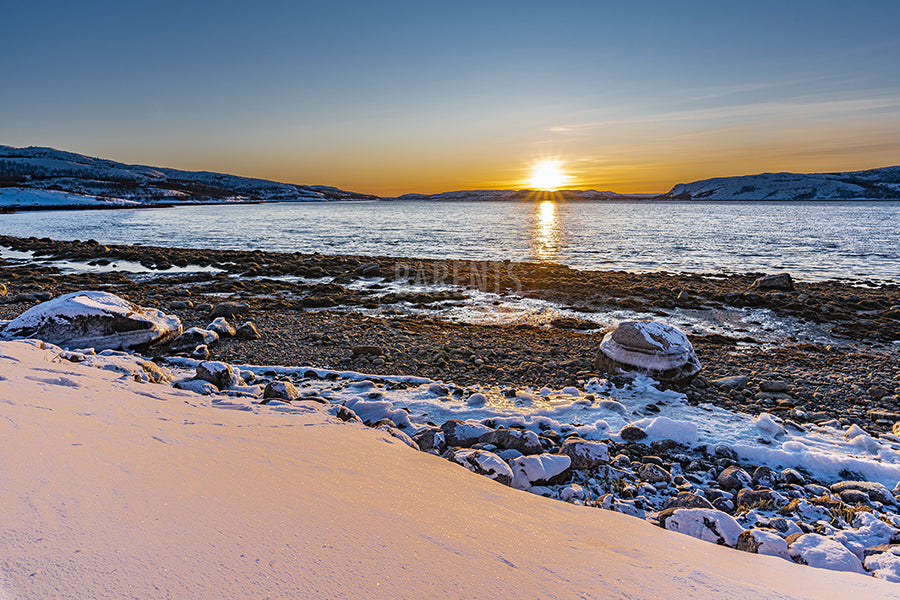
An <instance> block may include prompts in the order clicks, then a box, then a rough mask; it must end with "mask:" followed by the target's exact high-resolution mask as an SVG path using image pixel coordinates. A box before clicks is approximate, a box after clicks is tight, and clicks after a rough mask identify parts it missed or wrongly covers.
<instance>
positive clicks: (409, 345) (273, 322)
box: [0, 236, 900, 433]
mask: <svg viewBox="0 0 900 600" xmlns="http://www.w3.org/2000/svg"><path fill="white" fill-rule="evenodd" d="M0 247H11V248H15V249H17V250H20V251H29V252H34V253H35V256H36V257H39V258H41V259H51V258H55V259H58V260H68V261H82V262H84V263H86V264H89V263H93V264H94V265H98V266H103V265H109V264H113V263H114V262H115V261H123V260H124V261H134V263H140V264H141V265H143V267H145V268H146V269H148V270H149V269H157V270H165V269H170V268H173V267H181V268H188V267H189V266H190V265H199V266H202V267H206V268H209V269H218V272H215V273H210V272H202V273H200V272H185V273H182V274H178V275H167V276H165V277H150V276H149V275H148V274H144V275H139V276H131V275H127V274H124V273H121V272H117V271H111V272H95V273H87V272H83V273H68V274H66V273H63V272H60V270H59V269H58V268H56V267H53V266H52V263H51V264H50V265H47V266H39V265H32V266H28V265H18V266H15V265H12V266H10V265H7V266H5V267H4V268H3V270H2V271H0V273H2V275H0V276H2V278H3V282H5V283H6V285H7V288H8V293H7V295H6V296H4V297H2V298H3V302H4V303H3V304H0V318H4V319H10V318H13V317H14V316H16V315H17V314H19V313H21V312H22V311H24V310H25V309H27V308H28V307H29V306H31V305H33V304H34V303H35V300H34V298H32V299H31V300H30V301H29V300H28V296H27V294H33V293H34V292H43V293H44V294H50V295H51V296H58V295H61V294H63V293H67V292H71V291H77V290H83V289H98V290H105V291H110V292H112V293H116V294H119V295H121V296H123V297H125V298H127V299H129V300H131V301H133V302H136V303H137V304H140V305H143V306H154V307H158V308H161V309H163V310H166V311H167V312H170V313H173V314H177V315H178V316H179V317H180V318H181V319H182V321H183V323H184V325H185V328H187V327H191V326H199V327H203V326H205V325H206V323H207V322H208V320H209V319H208V316H207V311H206V310H205V307H207V306H209V305H212V304H215V303H216V302H221V301H223V300H232V301H238V302H242V303H245V304H246V305H247V307H248V314H247V316H248V317H249V318H251V320H253V321H254V322H255V324H256V325H257V327H258V328H259V330H260V334H261V337H260V339H259V340H254V341H244V342H241V343H238V342H235V341H233V340H227V339H226V340H223V341H222V343H221V344H220V345H218V346H217V347H215V348H213V349H212V352H213V357H214V358H215V359H217V360H224V361H228V362H236V363H243V364H272V365H274V364H278V365H285V366H291V365H301V364H305V365H319V366H323V367H331V368H354V369H357V370H359V369H363V368H364V369H365V370H366V371H367V372H371V373H373V374H383V375H385V374H417V375H422V376H426V377H430V378H432V379H435V380H444V381H452V382H454V383H456V384H459V385H472V384H476V383H484V384H491V385H507V386H532V387H533V386H538V387H540V386H542V385H557V386H565V385H578V384H579V382H581V383H583V382H584V381H585V380H586V379H588V378H589V376H590V375H593V374H595V373H594V371H595V369H594V367H593V360H594V357H595V355H596V353H597V348H598V346H599V342H600V340H601V339H602V336H603V334H604V333H605V329H606V328H604V327H600V326H598V325H597V323H594V322H591V321H590V320H588V319H587V318H588V317H591V316H592V315H595V314H603V313H604V311H606V312H609V311H619V312H623V311H624V312H627V313H628V314H635V315H637V316H638V317H639V318H659V319H663V320H666V319H667V317H668V316H670V315H671V314H673V313H679V314H692V315H693V314H720V313H723V312H729V311H731V312H734V311H741V310H744V311H758V312H760V313H761V314H770V313H771V314H774V315H777V316H778V317H780V318H782V319H786V320H789V321H790V322H799V323H810V324H812V325H813V326H815V328H816V329H817V330H820V331H826V332H827V334H828V339H830V340H833V343H825V342H823V341H809V340H803V339H798V338H793V339H792V336H791V335H783V336H780V335H779V333H778V332H777V331H774V332H771V331H770V332H766V331H765V327H766V325H765V324H761V325H760V327H759V328H757V329H755V330H754V331H751V332H748V331H738V330H735V331H732V332H730V333H729V332H725V334H723V333H714V334H709V333H707V334H696V333H692V332H689V334H690V339H691V341H692V343H693V345H694V347H695V349H696V350H697V353H698V356H699V357H700V360H701V363H702V364H703V365H704V369H703V370H702V371H701V376H700V377H698V378H697V379H696V380H694V381H693V383H691V384H690V385H688V386H674V385H673V387H675V388H676V389H678V391H682V392H684V393H686V394H687V395H688V398H689V399H690V400H691V401H692V402H695V403H701V402H707V403H711V404H714V405H717V406H722V407H724V408H727V409H729V410H738V411H742V412H749V413H750V414H758V413H759V412H762V411H772V410H775V411H782V414H786V415H791V416H792V417H793V418H794V419H796V420H798V421H801V422H802V421H804V420H805V421H808V422H814V421H816V420H825V419H826V418H828V419H830V418H836V419H838V420H840V421H841V422H842V423H855V424H858V425H860V426H862V427H864V428H866V429H867V430H868V431H871V432H872V433H881V432H890V431H891V429H892V427H893V423H894V422H895V421H900V397H898V392H900V360H898V357H900V345H898V344H897V343H895V342H897V341H898V340H900V310H898V308H897V306H900V285H897V284H885V283H881V284H878V285H876V284H874V283H869V284H866V283H865V282H855V283H847V282H840V281H825V282H809V283H805V282H795V290H794V291H790V292H787V291H778V290H774V291H765V292H762V291H760V290H753V289H752V288H751V286H752V283H753V281H754V280H755V279H756V278H757V277H759V276H760V275H762V274H760V273H746V274H706V275H697V274H679V273H662V272H654V273H644V274H639V273H626V272H621V271H577V270H575V269H571V268H569V267H565V266H561V265H553V264H537V263H511V262H501V263H485V262H477V261H452V263H450V262H448V261H438V260H433V259H431V260H430V259H409V258H397V257H369V256H347V255H322V254H306V255H304V254H299V253H291V254H280V253H273V252H260V251H229V250H209V249H206V250H198V249H178V248H163V247H150V246H121V245H108V246H106V245H101V244H99V243H97V242H94V241H93V240H88V241H86V242H80V241H54V240H49V239H46V238H44V239H36V238H29V239H23V238H11V237H5V236H0ZM361 281H364V282H370V283H367V286H366V287H362V288H361V287H359V286H358V285H356V286H354V282H357V283H358V282H361ZM400 281H403V282H406V283H407V284H409V285H407V286H406V287H405V288H403V289H400V290H394V291H389V290H383V289H382V290H378V289H377V288H378V286H379V285H380V286H385V285H388V284H393V283H397V282H400ZM378 282H382V283H381V284H379V283H378ZM454 283H455V284H457V285H456V286H453V285H452V284H454ZM373 288H375V289H373ZM477 288H481V290H482V291H484V292H486V293H489V294H495V296H491V297H496V298H498V300H494V302H500V300H499V299H503V298H505V297H512V298H526V299H528V300H529V301H534V302H544V303H551V304H552V305H555V306H559V307H565V308H568V309H572V314H576V315H581V317H582V318H579V317H577V316H576V317H572V316H568V317H563V318H558V319H554V320H550V321H549V322H541V323H533V322H528V321H525V322H522V321H519V322H509V323H504V322H503V317H502V315H501V316H500V317H499V318H498V319H495V320H494V321H493V322H491V323H487V324H485V323H483V322H482V323H478V322H474V323H473V322H459V321H451V320H447V319H445V318H442V317H441V308H442V307H448V306H449V307H453V306H458V305H464V304H465V303H466V302H467V299H466V297H465V295H462V294H461V293H460V290H466V289H469V290H472V289H477ZM17 297H19V298H20V300H21V301H19V302H15V301H14V300H15V299H16V298H17ZM186 303H190V305H191V306H193V308H186V307H185V306H186ZM404 307H424V308H433V309H434V310H433V311H431V312H430V313H429V314H424V315H423V314H410V313H409V312H408V311H405V310H403V308H404ZM486 310H487V309H486ZM776 325H777V324H776ZM770 328H771V327H770ZM762 333H765V336H763V337H761V336H760V334H762ZM766 338H768V339H766ZM356 346H373V347H377V348H379V349H380V350H381V353H380V354H378V355H367V354H354V353H353V352H352V349H353V348H354V347H356ZM154 352H157V353H158V352H161V350H158V351H154ZM475 360H478V361H480V364H476V363H475V362H474V361H475ZM731 376H746V377H749V378H750V384H749V385H748V386H747V388H746V389H745V390H744V391H735V390H730V391H728V390H721V389H718V388H716V387H715V386H712V385H710V384H709V381H712V380H716V379H720V378H723V377H731ZM773 378H780V379H784V380H786V381H788V382H789V385H790V391H789V393H788V394H787V396H788V397H785V398H771V397H766V394H765V393H764V392H763V391H762V390H759V389H758V383H759V382H760V381H763V380H766V379H773Z"/></svg>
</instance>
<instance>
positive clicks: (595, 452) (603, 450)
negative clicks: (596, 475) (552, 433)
mask: <svg viewBox="0 0 900 600" xmlns="http://www.w3.org/2000/svg"><path fill="white" fill-rule="evenodd" d="M559 452H560V454H565V455H566V456H568V457H569V458H570V459H572V468H573V469H593V468H594V467H599V466H600V465H602V464H606V463H608V462H609V447H608V446H607V445H606V444H604V443H603V442H592V441H588V440H581V439H578V438H569V439H567V440H566V441H565V442H563V445H562V448H560V450H559Z"/></svg>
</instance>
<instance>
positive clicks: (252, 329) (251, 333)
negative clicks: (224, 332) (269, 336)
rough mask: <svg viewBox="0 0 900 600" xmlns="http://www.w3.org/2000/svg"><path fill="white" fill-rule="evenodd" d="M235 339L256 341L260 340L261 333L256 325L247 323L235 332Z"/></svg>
mask: <svg viewBox="0 0 900 600" xmlns="http://www.w3.org/2000/svg"><path fill="white" fill-rule="evenodd" d="M234 337H236V338H239V339H242V340H256V339H259V331H257V330H256V325H254V324H253V323H251V322H250V321H247V322H246V323H244V324H243V325H241V326H240V327H238V328H237V329H236V330H235V332H234Z"/></svg>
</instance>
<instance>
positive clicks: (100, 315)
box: [0, 291, 196, 350]
mask: <svg viewBox="0 0 900 600" xmlns="http://www.w3.org/2000/svg"><path fill="white" fill-rule="evenodd" d="M181 332H182V326H181V320H180V319H179V318H178V317H176V316H173V315H166V314H164V313H163V312H162V311H159V310H157V309H155V308H144V307H141V306H138V305H136V304H134V303H132V302H129V301H128V300H125V299H124V298H120V297H119V296H116V295H114V294H110V293H108V292H97V291H83V292H72V293H70V294H65V295H63V296H60V297H59V298H56V299H54V300H50V301H47V302H43V303H41V304H38V305H37V306H33V307H31V308H30V309H28V310H26V311H25V312H23V313H22V314H21V315H19V316H18V317H16V318H15V319H13V320H12V321H10V322H9V323H8V324H7V325H6V327H4V328H3V330H2V332H0V339H7V340H8V339H13V338H29V337H32V338H39V339H41V340H43V341H45V342H49V343H51V344H56V345H58V346H63V347H69V348H88V347H90V348H95V349H97V350H105V349H113V350H139V349H143V348H146V347H148V346H151V345H153V344H157V343H162V342H165V341H167V340H169V339H171V338H173V337H175V336H177V335H179V334H180V333H181ZM194 346H196V344H194V345H192V346H191V348H193V347H194Z"/></svg>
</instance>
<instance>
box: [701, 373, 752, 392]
mask: <svg viewBox="0 0 900 600" xmlns="http://www.w3.org/2000/svg"><path fill="white" fill-rule="evenodd" d="M749 381H750V378H749V377H745V376H744V375H734V376H731V377H722V378H720V379H713V380H711V381H710V382H709V383H710V384H711V385H713V386H715V387H717V388H719V389H722V390H739V389H741V388H743V387H744V386H745V385H747V383H748V382H749Z"/></svg>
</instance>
